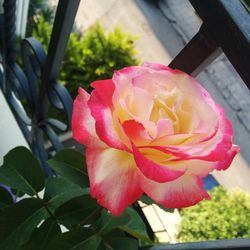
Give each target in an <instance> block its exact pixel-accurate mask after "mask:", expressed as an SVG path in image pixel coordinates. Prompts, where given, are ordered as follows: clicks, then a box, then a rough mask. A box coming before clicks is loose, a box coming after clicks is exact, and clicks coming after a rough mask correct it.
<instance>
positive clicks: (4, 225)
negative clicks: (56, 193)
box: [0, 198, 49, 250]
mask: <svg viewBox="0 0 250 250" xmlns="http://www.w3.org/2000/svg"><path fill="white" fill-rule="evenodd" d="M48 216H49V214H48V213H47V211H46V210H45V208H44V207H43V203H42V201H41V200H38V199H34V198H28V199H23V200H21V201H20V202H18V203H16V204H13V205H12V206H10V207H8V208H7V209H5V210H4V211H3V212H2V213H0V249H1V250H10V249H19V248H20V247H21V245H23V244H25V243H26V242H27V241H28V239H29V237H30V235H31V233H32V231H33V230H34V229H35V228H36V227H37V225H38V224H39V223H40V222H41V221H42V220H44V219H46V218H47V217H48Z"/></svg>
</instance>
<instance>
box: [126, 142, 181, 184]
mask: <svg viewBox="0 0 250 250" xmlns="http://www.w3.org/2000/svg"><path fill="white" fill-rule="evenodd" d="M131 144H132V149H133V154H134V159H135V162H136V165H137V166H138V168H139V169H140V170H141V172H142V173H143V174H144V175H145V176H146V177H148V178H149V179H152V180H154V181H157V182H167V181H172V180H175V179H176V178H178V177H180V176H182V175H183V174H184V173H185V171H183V170H180V171H179V170H174V169H171V168H169V167H168V166H165V165H160V164H158V163H156V162H154V161H152V160H150V159H148V158H147V157H145V156H144V155H143V154H142V153H141V152H140V151H139V150H138V149H137V147H136V146H135V145H134V143H133V142H131Z"/></svg>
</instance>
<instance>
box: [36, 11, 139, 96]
mask: <svg viewBox="0 0 250 250" xmlns="http://www.w3.org/2000/svg"><path fill="white" fill-rule="evenodd" d="M51 29H52V26H51V24H50V23H49V22H48V21H46V19H45V18H44V17H43V16H40V18H38V20H37V23H36V26H35V27H34V29H33V31H32V36H33V37H35V38H36V39H38V40H39V41H40V42H41V44H42V45H43V46H44V48H45V49H46V50H47V49H48V44H49V39H50V34H51ZM136 39H137V37H135V36H131V35H129V34H127V33H125V32H123V31H122V29H121V28H120V27H116V28H115V29H114V30H113V31H110V32H107V33H105V31H104V29H103V27H102V26H101V24H100V23H99V22H97V23H96V24H95V25H93V26H92V27H91V28H89V29H88V30H87V31H86V32H85V33H84V34H83V35H81V34H80V33H79V32H72V33H71V35H70V39H69V42H68V45H67V50H66V53H65V57H64V60H63V62H62V68H61V71H60V77H59V80H60V82H62V83H63V84H64V85H65V86H66V88H67V89H68V90H69V92H70V93H71V95H72V97H75V96H76V94H77V89H78V87H79V86H82V87H83V88H84V89H86V90H88V91H89V90H90V87H89V84H90V83H91V82H93V81H95V80H98V79H107V78H111V77H112V75H113V73H114V70H118V69H121V68H123V67H125V66H129V65H138V64H139V60H138V59H137V58H136V54H137V51H136V49H135V47H134V42H135V40H136Z"/></svg>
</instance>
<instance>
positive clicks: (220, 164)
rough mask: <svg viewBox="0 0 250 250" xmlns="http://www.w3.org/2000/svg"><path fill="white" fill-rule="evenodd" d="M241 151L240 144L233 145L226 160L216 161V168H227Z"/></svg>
mask: <svg viewBox="0 0 250 250" xmlns="http://www.w3.org/2000/svg"><path fill="white" fill-rule="evenodd" d="M239 151H240V147H239V146H238V145H233V147H232V148H231V150H230V152H228V156H227V157H226V160H224V161H219V162H217V163H216V166H215V169H217V170H226V169H227V168H228V167H229V166H230V165H231V163H232V161H233V159H234V157H235V155H236V154H237V153H238V152H239Z"/></svg>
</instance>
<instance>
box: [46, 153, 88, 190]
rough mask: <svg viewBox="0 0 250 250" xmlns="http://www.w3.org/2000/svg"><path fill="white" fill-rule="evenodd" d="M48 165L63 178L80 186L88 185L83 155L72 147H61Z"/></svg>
mask: <svg viewBox="0 0 250 250" xmlns="http://www.w3.org/2000/svg"><path fill="white" fill-rule="evenodd" d="M48 164H49V166H50V167H51V168H52V169H53V170H54V171H55V172H56V173H57V174H58V175H60V176H61V177H63V178H64V179H66V180H68V181H70V182H73V183H75V184H77V185H79V186H80V187H89V178H88V173H87V169H86V163H85V159H84V156H83V155H82V154H81V153H80V152H78V151H76V150H73V149H63V150H61V151H60V152H58V153H57V154H56V155H55V156H54V157H53V158H52V159H50V160H48Z"/></svg>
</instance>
